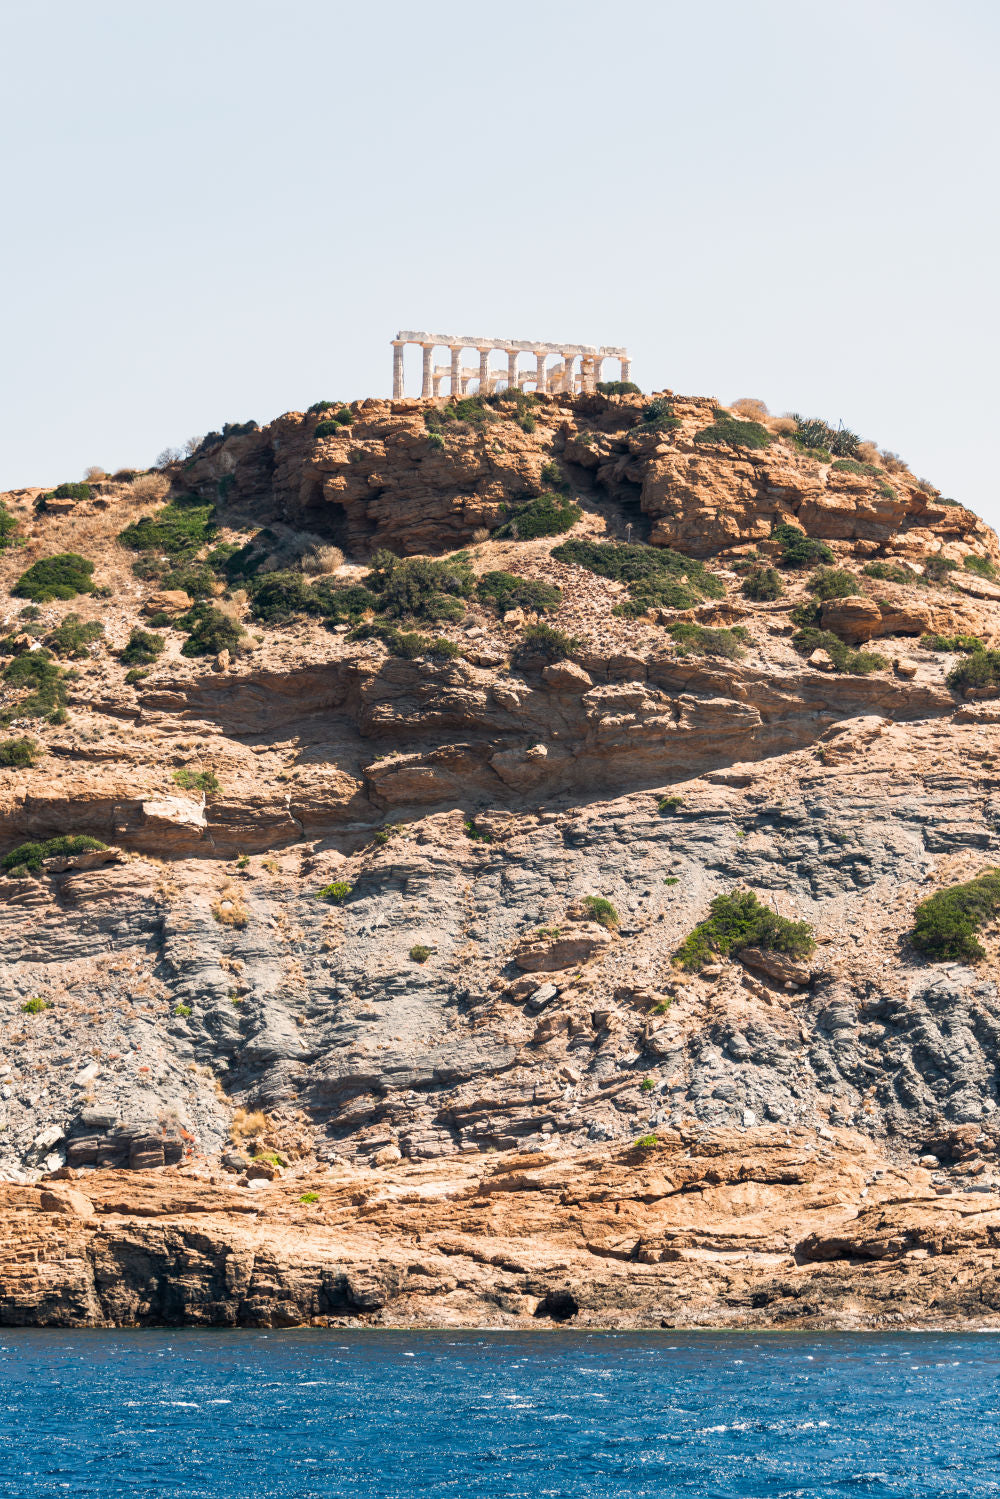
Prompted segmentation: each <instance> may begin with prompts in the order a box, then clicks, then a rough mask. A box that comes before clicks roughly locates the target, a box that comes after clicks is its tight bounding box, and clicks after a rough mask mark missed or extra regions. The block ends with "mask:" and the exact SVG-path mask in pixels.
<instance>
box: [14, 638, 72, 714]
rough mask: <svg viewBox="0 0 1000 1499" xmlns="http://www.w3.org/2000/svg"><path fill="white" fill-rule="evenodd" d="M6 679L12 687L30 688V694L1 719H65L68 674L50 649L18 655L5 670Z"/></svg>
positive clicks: (27, 689) (28, 691)
mask: <svg viewBox="0 0 1000 1499" xmlns="http://www.w3.org/2000/svg"><path fill="white" fill-rule="evenodd" d="M3 680H4V681H5V682H6V684H7V686H8V687H12V688H14V689H15V690H16V689H18V688H20V689H22V690H26V691H27V693H28V695H27V697H23V698H21V699H20V701H19V702H18V703H17V704H16V705H15V706H14V707H13V708H7V709H5V710H4V712H3V713H2V714H0V722H3V723H9V722H10V720H11V719H12V718H48V719H49V720H50V721H52V722H53V723H57V722H61V721H62V718H63V716H64V713H65V707H66V685H65V673H64V672H63V671H62V669H61V668H60V667H58V666H57V665H56V664H55V662H54V661H53V659H52V657H51V656H50V655H49V653H48V651H45V650H39V651H28V652H26V653H25V655H23V656H15V658H14V660H13V661H10V662H9V663H8V664H7V665H6V666H5V667H4V669H3Z"/></svg>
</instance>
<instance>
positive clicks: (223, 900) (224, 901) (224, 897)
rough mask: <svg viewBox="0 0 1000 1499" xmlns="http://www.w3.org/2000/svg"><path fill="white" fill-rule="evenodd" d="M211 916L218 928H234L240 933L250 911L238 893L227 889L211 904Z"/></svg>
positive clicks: (248, 918)
mask: <svg viewBox="0 0 1000 1499" xmlns="http://www.w3.org/2000/svg"><path fill="white" fill-rule="evenodd" d="M212 915H213V916H214V917H215V919H216V921H217V922H218V923H219V925H220V926H231V927H235V928H236V929H237V930H238V931H242V929H243V927H245V926H246V925H247V923H248V922H249V920H250V911H249V909H248V907H247V904H246V902H245V901H244V900H243V898H242V896H241V895H240V892H239V891H238V890H234V889H232V888H231V887H227V888H226V889H225V890H223V891H222V892H221V894H220V895H219V896H218V898H217V899H216V900H215V901H213V902H212Z"/></svg>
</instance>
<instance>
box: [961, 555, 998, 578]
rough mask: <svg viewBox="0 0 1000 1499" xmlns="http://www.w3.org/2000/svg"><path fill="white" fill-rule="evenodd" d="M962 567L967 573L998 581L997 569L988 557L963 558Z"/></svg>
mask: <svg viewBox="0 0 1000 1499" xmlns="http://www.w3.org/2000/svg"><path fill="white" fill-rule="evenodd" d="M962 566H963V567H964V568H965V571H966V572H967V573H975V574H976V576H977V577H980V578H991V579H994V580H995V579H996V576H997V570H996V567H995V566H994V564H993V563H992V562H991V561H990V559H989V558H988V557H973V556H971V555H970V556H968V557H963V558H962Z"/></svg>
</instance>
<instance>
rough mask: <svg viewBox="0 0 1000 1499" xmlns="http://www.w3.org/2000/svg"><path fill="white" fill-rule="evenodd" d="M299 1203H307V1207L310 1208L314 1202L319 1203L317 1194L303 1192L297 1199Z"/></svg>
mask: <svg viewBox="0 0 1000 1499" xmlns="http://www.w3.org/2000/svg"><path fill="white" fill-rule="evenodd" d="M299 1201H300V1202H306V1203H309V1205H310V1206H311V1205H312V1204H313V1203H314V1202H319V1193H318V1192H303V1194H302V1196H301V1197H300V1198H299Z"/></svg>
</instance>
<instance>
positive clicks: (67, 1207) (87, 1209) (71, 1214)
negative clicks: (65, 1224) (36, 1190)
mask: <svg viewBox="0 0 1000 1499" xmlns="http://www.w3.org/2000/svg"><path fill="white" fill-rule="evenodd" d="M39 1207H40V1208H41V1210H42V1212H43V1213H58V1214H59V1215H60V1217H62V1218H93V1216H94V1204H93V1203H92V1202H91V1200H90V1198H89V1197H85V1196H84V1194H83V1193H82V1192H77V1191H75V1190H74V1188H73V1187H60V1188H59V1189H58V1191H55V1192H53V1191H43V1192H42V1194H41V1197H40V1199H39Z"/></svg>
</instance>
